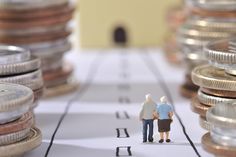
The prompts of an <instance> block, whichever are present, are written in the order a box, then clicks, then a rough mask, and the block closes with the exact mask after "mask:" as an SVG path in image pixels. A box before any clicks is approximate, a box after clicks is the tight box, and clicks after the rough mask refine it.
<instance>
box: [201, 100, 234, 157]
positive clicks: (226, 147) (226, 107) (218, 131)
mask: <svg viewBox="0 0 236 157" xmlns="http://www.w3.org/2000/svg"><path fill="white" fill-rule="evenodd" d="M207 121H209V123H210V126H211V130H210V132H209V133H206V134H205V135H204V136H203V137H202V146H203V148H204V149H205V150H206V151H208V152H210V153H212V154H214V155H215V156H216V157H219V156H220V157H235V154H236V137H235V132H236V104H235V103H221V104H217V105H216V106H214V107H212V108H210V109H209V110H208V111H207Z"/></svg>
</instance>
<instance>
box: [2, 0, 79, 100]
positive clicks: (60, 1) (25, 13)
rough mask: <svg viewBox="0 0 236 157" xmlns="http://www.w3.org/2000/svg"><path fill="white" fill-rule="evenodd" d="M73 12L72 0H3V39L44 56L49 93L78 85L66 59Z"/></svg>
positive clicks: (47, 90)
mask: <svg viewBox="0 0 236 157" xmlns="http://www.w3.org/2000/svg"><path fill="white" fill-rule="evenodd" d="M72 14H73V7H72V6H71V5H70V4H69V0H47V1H45V0H36V1H28V0H21V1H5V0H4V1H1V0H0V43H1V44H11V45H17V46H20V47H24V48H26V49H29V50H30V51H31V52H32V54H33V55H35V56H37V57H39V58H41V60H42V61H41V62H42V66H41V68H42V70H43V78H44V82H45V87H46V90H45V95H46V96H52V95H57V94H63V93H66V92H69V91H72V90H74V89H75V88H76V86H75V83H74V82H73V80H72V78H71V77H72V73H73V67H72V66H71V65H70V64H69V63H64V61H63V56H64V54H65V52H67V51H69V50H70V49H71V44H70V42H69V40H68V37H69V35H70V34H71V31H70V30H69V27H68V23H69V22H70V20H71V19H72Z"/></svg>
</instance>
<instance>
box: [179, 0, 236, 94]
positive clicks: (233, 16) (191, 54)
mask: <svg viewBox="0 0 236 157" xmlns="http://www.w3.org/2000/svg"><path fill="white" fill-rule="evenodd" d="M186 2H187V4H188V5H187V7H188V10H189V17H188V18H187V20H186V22H185V23H184V25H182V26H181V27H180V29H179V31H178V37H177V41H178V43H179V46H180V49H181V52H182V53H183V56H184V57H183V58H184V61H185V63H186V67H187V71H186V75H185V83H184V84H183V85H182V86H181V93H182V95H183V96H185V97H191V98H192V97H193V96H195V95H196V93H197V90H198V87H197V86H195V85H194V84H193V82H192V81H191V71H192V70H193V69H194V68H195V67H196V66H198V65H202V64H205V63H206V61H205V58H204V57H203V54H202V51H203V47H204V46H205V45H206V44H207V43H208V42H209V41H215V40H219V39H222V38H229V37H233V36H235V35H236V24H235V23H236V12H235V11H236V7H235V6H236V1H234V0H186Z"/></svg>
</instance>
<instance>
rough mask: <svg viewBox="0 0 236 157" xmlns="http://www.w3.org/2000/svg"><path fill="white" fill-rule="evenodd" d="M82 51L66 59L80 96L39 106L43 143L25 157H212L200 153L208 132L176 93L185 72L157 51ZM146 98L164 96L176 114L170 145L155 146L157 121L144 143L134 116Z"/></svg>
mask: <svg viewBox="0 0 236 157" xmlns="http://www.w3.org/2000/svg"><path fill="white" fill-rule="evenodd" d="M83 51H84V52H82V53H81V50H80V51H79V50H74V51H73V52H71V53H69V54H68V55H67V56H66V58H67V61H69V62H70V63H72V64H74V66H75V73H74V75H75V77H76V79H77V80H78V81H79V83H80V88H79V90H78V91H76V92H75V93H72V94H69V95H66V96H61V97H57V98H51V99H45V100H42V101H41V102H40V103H39V106H38V107H37V108H36V110H35V113H36V126H37V127H39V128H40V129H41V131H42V133H43V143H42V145H41V146H40V147H38V148H37V149H35V150H33V151H31V152H29V153H27V154H26V155H25V156H26V157H42V156H48V157H65V156H67V157H115V156H134V157H154V156H159V157H160V156H162V157H173V156H181V157H192V156H198V155H197V154H200V156H203V157H211V156H212V155H211V154H208V153H207V152H205V151H204V150H203V149H202V147H201V137H202V135H203V134H205V133H206V131H205V130H203V129H201V128H200V126H199V122H198V116H197V114H195V113H193V112H192V111H191V109H190V100H188V99H185V98H183V97H181V96H180V93H179V86H180V85H181V83H182V82H183V81H184V68H183V67H181V66H176V65H171V64H169V63H168V62H167V61H166V58H165V57H164V55H163V53H161V50H159V49H157V48H149V49H111V50H83ZM147 93H150V94H152V96H153V98H154V100H155V101H156V102H159V98H160V97H161V96H163V95H166V96H167V97H168V99H169V102H171V104H172V105H173V106H174V108H175V112H176V113H175V116H174V119H173V123H172V125H171V132H170V138H171V140H172V142H171V143H168V144H167V143H163V144H159V143H158V140H159V139H158V138H159V137H158V132H157V127H156V125H157V123H156V121H155V123H154V124H155V128H154V129H155V130H154V139H155V142H154V143H145V144H144V143H142V129H141V128H142V123H141V122H140V121H139V119H138V115H139V111H140V109H141V104H142V102H143V101H144V99H145V94H147ZM178 116H179V118H180V119H178V118H177V117H178ZM180 121H182V124H183V126H182V125H181V123H180ZM183 127H184V128H185V129H186V133H187V135H185V134H184V132H183ZM118 133H119V137H118ZM187 136H189V138H190V141H192V142H193V144H194V145H193V146H191V145H190V141H189V140H187ZM194 148H196V151H195V150H194Z"/></svg>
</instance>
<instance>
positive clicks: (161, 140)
mask: <svg viewBox="0 0 236 157" xmlns="http://www.w3.org/2000/svg"><path fill="white" fill-rule="evenodd" d="M163 142H164V132H160V140H159V143H163Z"/></svg>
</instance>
